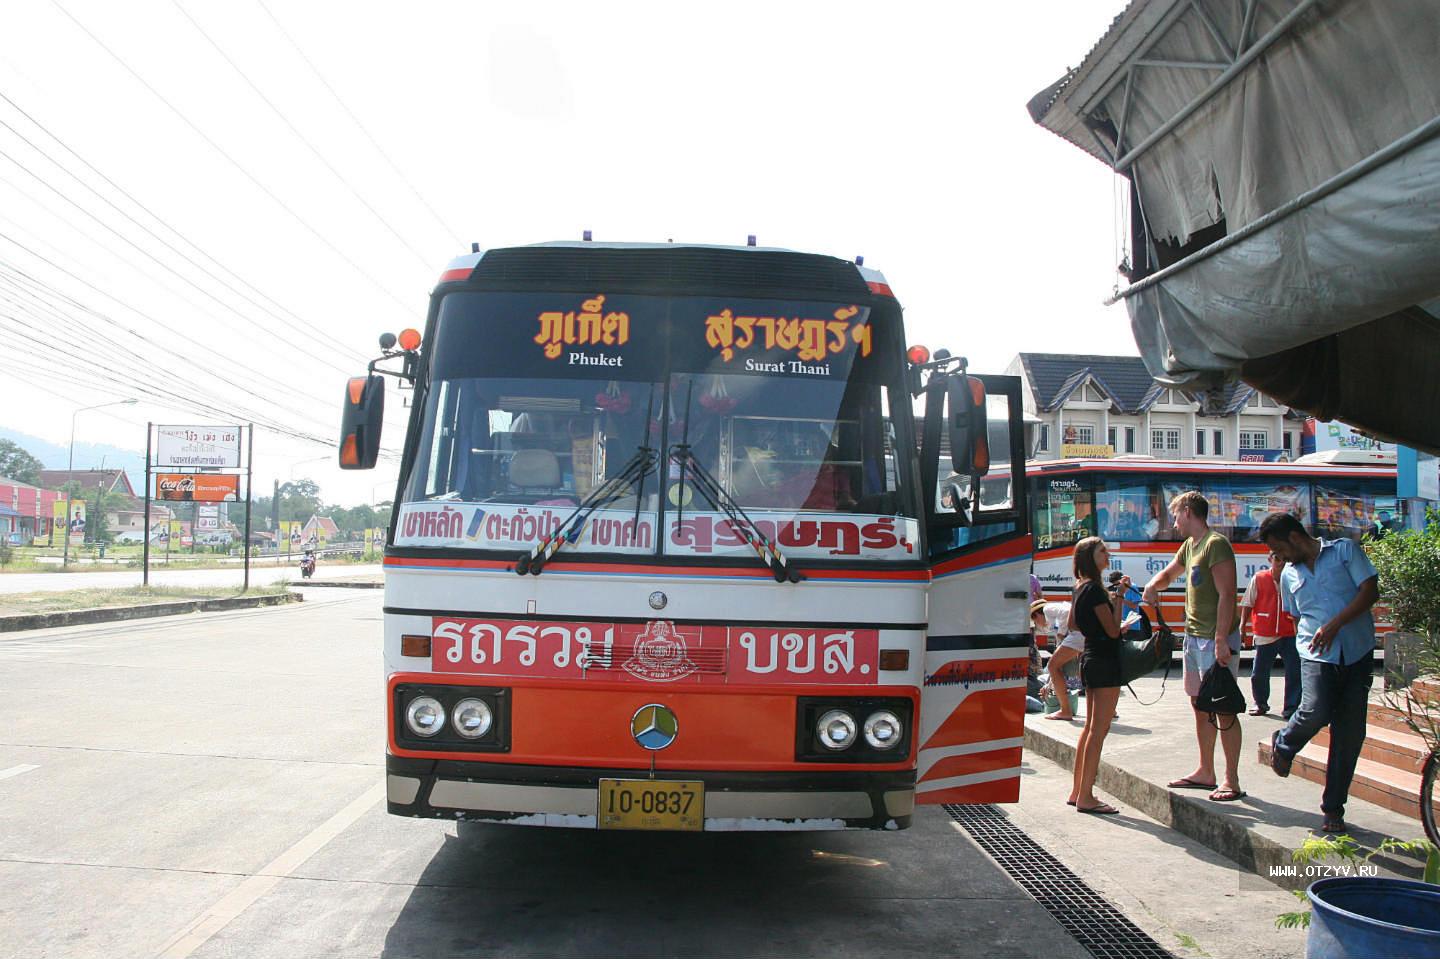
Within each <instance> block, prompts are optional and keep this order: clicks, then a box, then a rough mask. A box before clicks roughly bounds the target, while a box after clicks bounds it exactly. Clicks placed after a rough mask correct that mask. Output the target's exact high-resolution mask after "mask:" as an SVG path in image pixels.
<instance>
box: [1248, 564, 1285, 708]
mask: <svg viewBox="0 0 1440 959" xmlns="http://www.w3.org/2000/svg"><path fill="white" fill-rule="evenodd" d="M1284 570H1285V561H1284V560H1283V559H1281V558H1280V556H1279V555H1278V554H1277V553H1275V552H1274V551H1273V550H1272V551H1271V553H1270V568H1269V569H1262V570H1260V571H1259V572H1258V573H1256V574H1255V575H1254V576H1252V577H1250V585H1249V586H1247V587H1246V588H1245V598H1244V599H1242V600H1240V621H1241V622H1242V623H1243V622H1245V621H1246V620H1247V619H1248V621H1249V623H1250V635H1251V637H1252V638H1253V639H1254V641H1255V663H1254V665H1253V666H1251V668H1250V693H1251V695H1252V697H1253V698H1254V700H1255V705H1254V706H1252V707H1250V715H1252V716H1264V715H1265V714H1266V713H1268V712H1269V711H1270V670H1271V669H1273V668H1274V666H1275V657H1276V656H1279V657H1280V661H1281V662H1282V663H1284V664H1285V707H1284V709H1283V710H1282V711H1281V713H1280V715H1281V716H1283V717H1284V718H1285V719H1289V718H1290V714H1291V713H1293V712H1295V710H1296V708H1297V707H1299V705H1300V654H1299V653H1298V652H1296V650H1295V620H1294V619H1293V618H1292V617H1291V616H1290V614H1289V613H1287V612H1285V610H1284V609H1282V608H1281V606H1280V591H1279V589H1278V588H1277V584H1278V583H1279V582H1280V574H1281V573H1282V572H1284Z"/></svg>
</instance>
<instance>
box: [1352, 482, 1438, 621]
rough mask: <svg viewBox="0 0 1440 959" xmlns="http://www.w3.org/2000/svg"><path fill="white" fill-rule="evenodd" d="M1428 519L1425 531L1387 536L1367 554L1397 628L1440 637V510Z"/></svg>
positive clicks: (1429, 511) (1375, 542) (1427, 514)
mask: <svg viewBox="0 0 1440 959" xmlns="http://www.w3.org/2000/svg"><path fill="white" fill-rule="evenodd" d="M1425 520H1426V525H1425V529H1423V530H1405V531H1404V532H1400V533H1387V534H1386V535H1384V536H1382V537H1380V538H1379V539H1374V540H1371V541H1370V542H1369V543H1367V544H1366V547H1365V551H1366V552H1367V553H1368V554H1369V556H1370V561H1371V562H1372V563H1374V564H1375V568H1376V569H1377V570H1379V572H1380V592H1381V595H1382V597H1383V598H1384V600H1385V602H1386V604H1388V605H1389V607H1390V618H1391V620H1392V621H1393V622H1394V623H1395V628H1396V629H1402V630H1405V631H1406V632H1409V633H1429V634H1430V636H1431V637H1432V638H1440V510H1435V509H1427V510H1426V511H1425Z"/></svg>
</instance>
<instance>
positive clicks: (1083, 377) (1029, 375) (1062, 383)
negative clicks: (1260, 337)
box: [1020, 353, 1303, 418]
mask: <svg viewBox="0 0 1440 959" xmlns="http://www.w3.org/2000/svg"><path fill="white" fill-rule="evenodd" d="M1020 364H1021V366H1022V368H1023V369H1024V370H1025V379H1026V381H1027V382H1028V383H1029V384H1030V390H1031V392H1032V393H1034V396H1035V407H1036V409H1037V410H1038V411H1039V412H1041V413H1050V412H1053V411H1054V410H1057V409H1059V408H1060V407H1061V406H1063V405H1065V401H1066V400H1068V399H1070V397H1071V396H1072V395H1073V394H1074V392H1075V391H1076V390H1078V389H1080V387H1081V386H1083V385H1084V384H1085V383H1086V382H1089V381H1092V380H1093V381H1094V383H1095V385H1096V386H1097V387H1099V389H1100V391H1101V392H1102V393H1104V394H1105V395H1106V397H1107V398H1108V399H1109V400H1110V401H1111V402H1112V403H1113V404H1114V408H1115V410H1116V411H1117V412H1120V413H1143V412H1145V411H1146V410H1148V409H1149V408H1150V407H1151V406H1153V405H1154V404H1155V401H1156V400H1157V399H1159V397H1160V394H1161V393H1163V392H1165V389H1166V387H1165V385H1164V384H1163V383H1160V382H1159V381H1158V380H1156V379H1155V378H1154V377H1152V376H1151V375H1150V371H1149V370H1147V369H1146V368H1145V361H1144V360H1142V359H1140V357H1138V356H1086V355H1077V354H1074V353H1021V354H1020ZM1180 392H1183V393H1184V394H1185V396H1186V397H1187V398H1188V399H1191V400H1193V401H1195V402H1197V403H1199V404H1200V409H1199V411H1198V412H1199V414H1200V415H1201V416H1232V415H1234V414H1235V413H1238V412H1239V411H1240V410H1242V409H1244V407H1245V404H1246V403H1247V402H1249V400H1250V397H1252V396H1254V395H1255V393H1256V390H1255V388H1254V387H1253V386H1250V385H1249V384H1247V383H1244V382H1242V381H1239V380H1237V381H1235V382H1234V383H1230V384H1228V385H1226V386H1221V387H1217V388H1216V389H1213V390H1206V391H1204V392H1198V393H1197V392H1190V391H1185V390H1182V391H1180ZM1288 415H1290V416H1294V417H1296V418H1303V414H1300V413H1297V412H1295V411H1293V410H1292V411H1290V413H1289V414H1288Z"/></svg>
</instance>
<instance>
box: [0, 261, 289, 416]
mask: <svg viewBox="0 0 1440 959" xmlns="http://www.w3.org/2000/svg"><path fill="white" fill-rule="evenodd" d="M0 262H3V261H0ZM4 265H5V266H7V267H8V268H9V269H11V270H14V268H13V267H10V266H9V264H4ZM0 300H4V301H5V302H9V303H11V304H12V305H14V306H16V307H17V308H18V309H20V310H21V311H22V312H24V313H25V314H27V315H29V316H32V317H35V318H36V319H40V317H39V316H38V315H37V314H36V313H35V310H34V309H33V308H30V307H27V306H26V305H25V304H22V303H17V302H15V301H14V300H10V299H8V298H5V297H3V295H0ZM77 306H79V307H80V308H81V309H87V310H88V308H86V307H84V306H83V305H82V304H78V303H77ZM42 309H43V311H44V313H45V314H46V316H47V317H48V318H54V319H58V320H60V322H62V323H65V322H70V323H73V324H75V325H77V326H79V327H80V328H81V329H82V330H83V331H84V332H85V333H87V334H88V335H90V336H91V337H92V338H95V339H98V340H100V341H101V342H102V343H108V344H110V345H111V346H113V347H114V348H116V349H117V350H120V351H123V352H126V353H129V354H130V355H131V356H132V357H134V359H135V362H136V364H137V366H140V367H151V368H154V369H156V370H158V371H159V372H160V378H162V379H163V378H164V377H168V378H170V379H173V380H174V381H175V382H177V383H178V384H179V385H180V386H181V387H182V388H183V389H184V390H186V392H185V393H184V394H179V393H174V392H173V391H170V390H165V391H164V392H166V393H168V394H170V395H172V396H175V397H177V398H180V399H190V398H196V397H203V396H205V395H206V391H205V389H204V388H203V387H201V386H200V385H199V384H197V383H194V382H193V381H190V380H187V379H186V378H184V377H181V376H179V375H177V374H175V373H173V372H171V371H170V370H168V369H165V368H164V367H158V366H157V365H156V364H155V362H154V361H153V360H151V359H149V358H148V357H145V356H143V355H141V354H139V353H136V352H135V351H134V350H131V349H129V348H128V347H125V346H123V345H122V344H120V343H118V342H117V341H115V340H114V339H112V338H109V337H107V336H105V334H103V333H100V332H99V331H97V330H96V329H95V328H94V327H91V326H88V325H87V324H85V323H83V322H82V321H81V320H80V319H79V318H78V317H75V316H73V315H71V314H69V313H66V312H63V311H58V310H56V309H55V308H54V307H51V306H50V305H49V304H43V303H42ZM97 315H98V316H101V317H102V318H103V314H97ZM11 319H12V320H14V321H16V322H20V323H23V322H24V321H23V319H21V318H20V317H16V316H13V315H12V316H11ZM27 325H28V324H27ZM31 329H34V328H33V327H31ZM132 335H134V334H133V333H132ZM147 342H148V341H147ZM151 345H153V346H155V347H156V348H158V349H162V350H165V351H166V352H168V353H170V354H171V355H174V356H177V357H178V358H179V359H181V360H182V361H186V362H189V361H188V360H186V358H185V357H183V356H180V354H177V353H175V351H173V350H170V349H169V348H168V347H165V346H164V345H163V344H151ZM61 352H66V353H67V355H71V356H72V357H73V356H74V354H69V353H68V351H61ZM75 358H77V359H80V360H81V361H82V362H85V363H87V364H90V365H91V366H94V367H95V368H96V369H97V370H99V371H101V372H102V373H103V374H104V375H105V376H106V377H107V378H113V375H112V374H111V371H110V370H109V369H108V368H107V367H105V366H104V365H103V364H101V363H99V362H98V361H97V360H94V359H92V358H90V357H75ZM127 382H128V381H127ZM136 385H138V384H136ZM156 385H157V388H158V383H157V384H156ZM231 385H236V384H233V383H232V384H231ZM237 388H239V387H237ZM241 389H242V392H246V394H247V395H253V391H244V390H243V388H241ZM217 400H218V401H219V402H220V403H225V404H227V406H226V407H221V406H217V405H214V404H210V405H211V406H212V408H213V409H214V410H216V411H221V410H225V409H227V408H228V407H233V406H235V405H236V404H234V403H233V401H228V400H225V399H223V398H219V397H217ZM256 418H257V419H263V420H266V421H272V420H273V418H271V417H261V416H257V417H256Z"/></svg>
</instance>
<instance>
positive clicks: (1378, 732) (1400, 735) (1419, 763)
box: [1310, 726, 1430, 776]
mask: <svg viewBox="0 0 1440 959" xmlns="http://www.w3.org/2000/svg"><path fill="white" fill-rule="evenodd" d="M1310 745H1312V746H1319V747H1321V748H1322V749H1329V748H1330V730H1329V729H1322V730H1320V731H1319V732H1318V733H1316V734H1315V738H1314V739H1312V740H1310ZM1429 755H1430V751H1429V750H1428V749H1426V748H1425V740H1423V739H1421V738H1420V737H1419V736H1417V735H1415V734H1414V733H1412V732H1409V731H1405V732H1402V731H1400V730H1396V729H1389V728H1387V727H1385V726H1369V727H1367V728H1366V730H1365V744H1364V745H1363V746H1361V747H1360V758H1361V759H1369V760H1372V761H1374V762H1377V763H1380V764H1381V765H1382V766H1390V767H1391V768H1393V769H1399V770H1402V771H1404V772H1407V773H1414V774H1415V775H1417V776H1418V775H1420V770H1421V769H1423V768H1424V767H1425V760H1426V758H1427V757H1428V756H1429Z"/></svg>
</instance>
